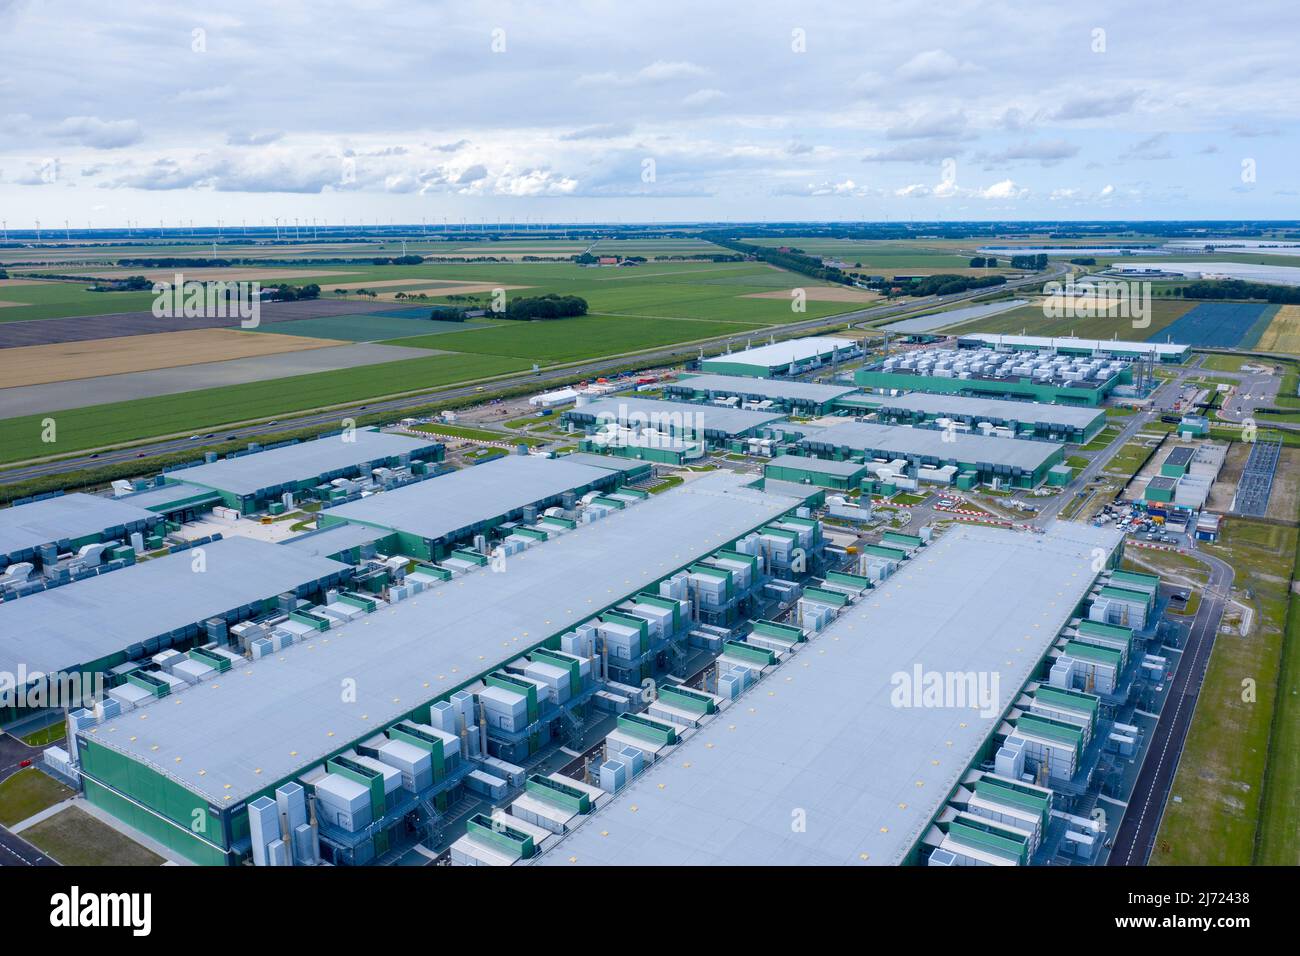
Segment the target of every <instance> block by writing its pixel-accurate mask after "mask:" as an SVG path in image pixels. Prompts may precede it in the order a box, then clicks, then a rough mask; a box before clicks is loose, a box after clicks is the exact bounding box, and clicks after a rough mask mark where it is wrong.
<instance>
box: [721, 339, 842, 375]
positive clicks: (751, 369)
mask: <svg viewBox="0 0 1300 956" xmlns="http://www.w3.org/2000/svg"><path fill="white" fill-rule="evenodd" d="M861 354H862V347H861V345H860V344H859V343H857V342H855V341H853V340H852V339H841V338H836V337H834V336H828V335H821V336H816V335H815V336H810V337H808V338H802V339H789V340H788V341H785V342H777V343H775V344H773V345H760V346H757V347H755V348H752V349H745V350H743V351H740V352H728V353H727V354H725V355H716V356H714V357H713V358H709V359H701V361H700V371H702V372H709V373H712V374H715V375H745V376H748V377H750V378H783V377H789V376H794V375H799V374H801V373H803V372H807V371H811V370H812V369H816V368H821V367H823V366H826V365H833V364H834V363H836V362H842V361H844V360H846V359H851V358H854V357H856V356H859V355H861Z"/></svg>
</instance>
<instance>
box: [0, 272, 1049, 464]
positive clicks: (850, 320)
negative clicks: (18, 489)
mask: <svg viewBox="0 0 1300 956" xmlns="http://www.w3.org/2000/svg"><path fill="white" fill-rule="evenodd" d="M1065 271H1066V270H1065V268H1064V267H1058V268H1057V269H1056V270H1055V271H1053V272H1045V273H1040V274H1036V275H1033V276H1027V277H1025V278H1023V279H1017V280H1014V281H1009V282H1007V283H1006V285H1003V286H998V287H996V289H995V290H990V289H972V290H969V291H967V292H958V293H955V294H953V295H947V296H930V297H926V298H922V299H916V300H912V301H908V302H900V303H898V304H896V305H889V306H883V307H882V306H876V307H874V308H867V309H858V310H855V311H852V312H844V313H841V314H840V315H834V316H823V317H821V318H817V319H806V320H803V321H800V322H791V323H788V324H786V325H779V326H770V327H768V328H764V329H756V330H755V331H754V333H753V335H752V337H753V338H755V339H762V338H765V337H767V336H768V335H774V334H777V333H789V332H802V331H809V330H813V329H819V328H826V327H828V326H832V325H839V324H840V323H844V324H854V323H858V322H862V321H865V320H871V321H873V322H874V321H876V320H878V319H886V318H891V317H894V316H900V315H905V314H907V313H910V312H915V311H918V310H923V309H929V308H933V307H935V306H937V305H949V304H952V303H955V302H961V301H963V300H966V299H973V298H976V297H977V296H981V295H988V294H989V293H990V292H991V291H1002V290H1006V289H1015V288H1020V287H1022V286H1027V285H1038V284H1040V283H1043V282H1047V281H1049V280H1051V279H1054V278H1057V277H1059V276H1061V275H1063V274H1064V273H1065ZM737 338H744V336H736V335H726V336H716V337H714V338H710V339H702V340H699V341H697V342H692V343H691V344H689V345H679V346H672V347H670V348H664V349H658V350H655V351H649V352H639V353H635V354H631V355H621V356H611V357H608V358H603V359H600V360H597V361H592V362H585V363H582V364H579V365H571V366H567V367H564V368H552V369H543V370H541V371H539V372H535V373H533V372H525V373H521V374H518V375H513V376H509V377H506V378H499V379H494V380H493V381H491V382H490V383H485V384H483V385H476V384H472V383H471V384H468V385H458V386H454V387H451V388H446V389H441V390H437V391H432V392H422V393H420V394H418V395H406V396H402V397H400V398H389V399H382V400H380V401H375V402H370V403H368V404H363V405H359V404H356V403H349V404H347V405H346V406H340V407H339V408H336V409H334V410H330V411H316V412H309V413H307V414H303V415H297V416H294V415H287V416H286V417H284V418H282V419H279V420H277V421H276V423H275V424H270V423H267V422H262V423H256V424H248V425H237V426H234V427H228V428H211V427H208V428H205V429H203V431H204V432H205V433H206V434H212V435H213V436H214V438H213V439H211V440H210V441H249V442H251V441H262V442H268V443H269V442H273V441H275V440H276V436H277V435H283V434H286V433H289V432H294V431H299V430H301V429H304V428H311V427H314V426H330V425H333V426H338V425H339V423H340V420H341V418H343V417H347V416H352V415H356V414H358V413H361V412H365V413H366V414H367V415H369V414H373V413H375V412H391V413H393V416H394V417H401V416H402V415H403V414H404V413H406V412H407V411H408V410H410V409H413V408H421V407H423V406H426V405H430V404H432V403H434V402H443V401H452V400H455V399H461V398H471V397H473V396H474V395H476V394H478V390H479V389H480V388H485V389H499V388H511V387H515V386H518V385H525V384H535V385H539V386H540V385H545V384H547V383H548V382H554V381H557V380H565V381H569V380H574V379H581V378H593V377H596V376H599V375H602V374H604V373H606V372H608V371H610V370H612V369H615V368H618V367H620V366H622V365H626V364H627V362H628V361H630V360H635V361H637V362H639V363H644V365H645V367H650V366H652V365H663V364H672V363H675V362H679V361H683V360H686V359H690V358H693V357H695V356H696V355H698V354H699V350H700V349H701V348H703V347H708V346H711V345H717V344H722V343H726V342H734V341H735V340H736V339H737ZM203 449H204V444H203V441H202V440H200V441H191V440H190V439H189V438H188V437H183V438H182V437H172V438H163V439H159V440H156V441H150V442H144V443H141V444H137V445H132V446H129V447H126V448H116V449H113V450H100V451H96V450H95V449H87V450H86V451H85V452H84V453H82V454H79V455H76V456H74V457H69V458H60V459H57V460H54V461H41V462H35V463H32V464H29V465H20V466H18V467H15V468H11V469H9V470H7V471H4V472H0V485H8V484H14V483H16V482H20V481H26V480H27V479H29V478H40V477H43V476H46V475H60V474H65V473H67V472H70V471H80V470H82V469H87V468H98V467H102V466H104V465H112V464H119V463H122V462H130V461H135V460H137V459H143V458H149V457H152V456H155V455H168V454H174V453H176V452H182V451H193V452H194V453H195V455H196V456H197V455H199V454H200V453H201V452H202V451H203ZM141 464H142V465H143V464H144V463H143V462H142V463H141Z"/></svg>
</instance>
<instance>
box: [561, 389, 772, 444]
mask: <svg viewBox="0 0 1300 956" xmlns="http://www.w3.org/2000/svg"><path fill="white" fill-rule="evenodd" d="M560 418H561V421H563V422H566V423H572V424H573V425H575V426H577V427H579V428H582V429H584V430H586V431H587V432H588V433H597V432H600V431H603V430H607V429H618V428H622V429H630V430H633V431H635V432H645V433H654V434H658V435H667V436H670V437H672V438H677V439H685V440H688V441H691V440H694V441H706V442H710V443H715V444H716V443H721V442H725V441H727V440H728V439H732V438H745V437H748V436H750V435H756V434H758V433H759V432H760V431H761V430H763V429H765V428H769V427H772V426H776V425H778V424H779V423H781V422H783V421H784V420H785V414H784V413H783V412H779V411H766V412H759V411H748V410H746V409H742V408H724V407H721V406H718V405H699V404H694V403H692V402H666V401H659V400H656V399H653V398H634V397H631V396H627V397H619V398H602V399H599V400H597V401H594V402H591V403H590V404H588V405H582V406H580V407H578V408H571V409H569V410H568V411H566V412H565V413H564V414H563V415H561V416H560Z"/></svg>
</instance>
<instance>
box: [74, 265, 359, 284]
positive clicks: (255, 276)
mask: <svg viewBox="0 0 1300 956" xmlns="http://www.w3.org/2000/svg"><path fill="white" fill-rule="evenodd" d="M178 272H179V273H180V274H181V276H182V277H183V278H184V279H185V280H187V281H189V280H194V281H199V282H201V281H208V282H217V281H221V280H225V281H227V282H257V281H260V280H262V279H310V278H316V277H320V276H352V275H356V273H355V272H322V271H318V270H316V269H272V268H251V269H249V268H242V269H236V268H226V269H210V268H199V269H145V270H138V269H113V270H112V271H110V272H88V273H86V274H87V275H89V276H92V277H94V278H96V279H124V278H126V277H127V276H144V277H145V278H146V279H148V280H149V281H150V282H171V281H173V280H174V279H175V278H176V274H177V273H178Z"/></svg>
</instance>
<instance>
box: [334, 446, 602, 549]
mask: <svg viewBox="0 0 1300 956" xmlns="http://www.w3.org/2000/svg"><path fill="white" fill-rule="evenodd" d="M570 457H572V456H570ZM570 457H566V458H542V457H540V456H536V455H507V456H505V457H503V458H496V459H494V460H492V461H488V462H485V463H483V464H481V465H474V466H471V467H469V468H463V469H461V470H459V471H454V472H450V473H449V474H446V475H439V476H438V477H436V478H430V479H429V480H427V481H419V482H416V483H414V484H410V485H406V486H404V487H401V488H395V489H393V490H392V491H384V492H381V493H379V494H375V495H371V496H370V497H368V498H362V499H361V500H359V501H352V502H348V503H347V504H342V505H339V506H337V507H335V508H328V509H324V510H322V511H321V512H320V513H319V514H318V515H317V519H316V525H317V527H318V528H321V529H324V528H333V527H335V526H337V525H341V524H355V525H364V526H365V527H367V528H371V529H376V530H378V531H380V532H382V533H383V534H384V535H385V536H386V537H391V538H393V539H394V540H393V542H392V547H393V548H394V549H395V550H397V551H399V552H400V553H402V554H406V555H409V556H411V557H414V558H421V559H424V560H434V561H438V560H441V559H442V558H444V557H445V556H446V555H447V554H448V553H449V552H450V551H452V550H453V549H454V548H455V547H456V546H457V545H458V544H460V543H463V542H465V541H467V540H469V539H472V538H473V537H474V535H476V534H485V533H487V532H489V531H491V530H493V529H494V528H497V527H500V526H501V525H502V524H505V523H506V522H508V521H514V520H517V519H520V518H526V517H527V516H528V515H529V514H531V515H532V516H533V520H535V519H536V516H537V514H538V513H540V512H541V511H542V510H543V509H545V508H547V507H550V506H551V505H558V504H561V503H563V502H564V500H565V499H566V497H568V496H572V497H577V496H580V495H584V494H587V493H589V492H593V491H603V490H607V489H612V488H615V487H617V486H618V485H620V484H622V483H623V479H622V474H623V472H622V471H620V470H618V469H617V468H616V467H615V466H614V465H613V464H612V463H611V464H610V465H608V466H605V465H601V466H599V467H597V466H593V465H588V464H582V463H578V462H573V461H571V460H570Z"/></svg>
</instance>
